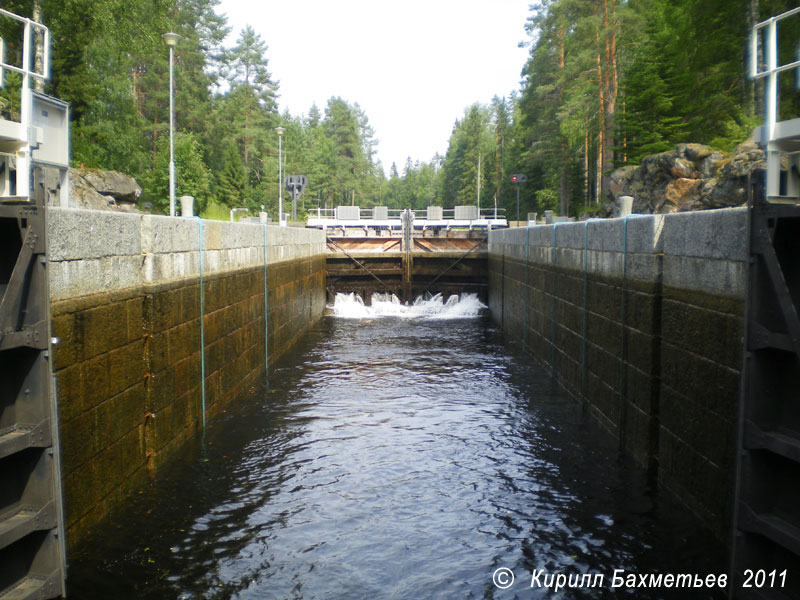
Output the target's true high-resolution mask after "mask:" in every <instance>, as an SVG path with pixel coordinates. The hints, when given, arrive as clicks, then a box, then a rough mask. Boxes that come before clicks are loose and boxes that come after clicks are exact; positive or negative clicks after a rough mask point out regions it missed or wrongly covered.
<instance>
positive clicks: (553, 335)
mask: <svg viewBox="0 0 800 600" xmlns="http://www.w3.org/2000/svg"><path fill="white" fill-rule="evenodd" d="M557 227H558V223H553V253H552V256H551V263H552V271H553V276H552V284H553V285H552V289H551V290H550V292H551V294H552V298H553V302H552V305H553V306H552V312H551V315H550V324H551V333H550V346H551V350H552V351H551V359H550V374H551V375H552V376H553V377H556V287H557V273H556V265H557V264H558V256H557V250H556V248H557V247H558V246H557V245H558V238H557V237H556V229H557Z"/></svg>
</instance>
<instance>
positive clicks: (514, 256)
mask: <svg viewBox="0 0 800 600" xmlns="http://www.w3.org/2000/svg"><path fill="white" fill-rule="evenodd" d="M747 252H748V250H747V213H746V210H745V209H724V210H712V211H704V212H687V213H678V214H672V215H632V216H630V217H629V218H627V219H608V220H593V221H588V222H579V223H560V224H556V225H547V226H533V227H529V228H520V229H506V230H496V231H492V232H491V234H490V237H489V307H490V311H491V314H492V317H493V319H494V320H495V321H497V322H498V323H499V324H501V325H502V327H503V329H504V330H506V331H507V332H509V333H510V334H512V335H514V336H515V337H517V338H518V339H519V341H520V342H521V343H522V344H523V345H524V347H525V351H526V352H527V353H529V354H530V355H532V356H533V357H534V358H535V359H536V360H537V361H538V362H540V363H541V364H542V365H544V366H545V367H547V368H548V369H550V370H551V372H553V373H554V376H555V378H556V379H557V381H558V382H559V384H560V385H561V386H562V387H563V388H564V389H565V390H566V391H567V392H569V393H570V394H571V395H572V396H574V397H575V398H577V399H579V400H580V401H582V402H584V403H585V406H586V407H587V409H588V411H589V412H590V413H591V414H592V415H593V416H594V417H595V418H596V419H597V420H598V421H599V422H600V423H601V424H602V426H603V427H604V428H605V429H607V430H608V431H609V432H610V433H611V434H612V435H613V436H615V437H616V438H617V439H618V440H619V441H620V446H621V447H622V448H623V449H624V450H625V451H627V452H628V453H630V454H631V455H633V456H634V457H635V458H636V460H637V461H638V462H639V463H641V464H642V465H643V466H645V467H647V468H648V469H650V470H651V473H653V474H657V477H658V481H659V482H660V483H661V485H663V486H666V487H667V488H669V489H670V490H672V491H673V492H674V493H675V494H676V495H677V496H678V497H679V498H680V499H681V500H682V501H683V502H684V503H685V504H686V505H687V506H688V507H689V508H690V509H691V510H692V511H694V512H695V513H696V514H698V515H699V516H700V517H701V518H703V519H704V520H705V521H706V522H707V523H708V524H709V526H710V527H711V528H712V530H713V531H714V532H715V533H716V534H717V535H718V536H719V537H720V538H724V537H726V536H727V535H728V531H729V526H730V515H731V508H732V495H733V494H732V492H733V472H734V460H735V458H734V446H735V442H736V419H737V406H738V398H739V375H740V370H741V363H742V336H743V331H744V328H743V327H744V326H743V313H744V297H745V287H746V286H745V278H746V261H747Z"/></svg>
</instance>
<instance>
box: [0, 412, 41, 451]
mask: <svg viewBox="0 0 800 600" xmlns="http://www.w3.org/2000/svg"><path fill="white" fill-rule="evenodd" d="M50 444H51V439H50V422H49V421H47V420H45V421H42V422H41V423H39V424H38V425H36V426H31V425H18V426H17V427H14V428H11V429H9V430H6V431H0V458H4V457H6V456H10V455H11V454H14V453H15V452H19V451H20V450H25V448H46V447H47V446H49V445H50Z"/></svg>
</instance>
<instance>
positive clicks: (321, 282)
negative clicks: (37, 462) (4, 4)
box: [48, 208, 325, 547]
mask: <svg viewBox="0 0 800 600" xmlns="http://www.w3.org/2000/svg"><path fill="white" fill-rule="evenodd" d="M48 219H49V223H48V236H49V240H48V245H49V247H48V254H49V257H48V258H49V263H48V264H49V270H50V294H51V313H52V325H53V335H54V336H57V337H59V338H60V343H58V345H57V346H56V347H55V357H54V369H55V374H56V379H57V390H58V403H59V418H60V434H61V449H62V476H63V481H64V495H65V505H66V525H67V540H68V543H69V545H70V546H71V547H74V545H75V544H76V543H77V542H78V541H79V540H80V539H81V538H82V536H83V535H84V534H85V533H87V532H88V531H89V530H90V529H91V528H92V527H93V526H94V525H95V524H96V523H97V522H98V521H99V520H100V519H102V518H103V517H104V516H105V515H106V514H107V513H108V512H109V511H110V510H112V509H113V508H115V507H116V506H118V505H119V504H120V503H121V502H122V501H123V500H124V499H125V498H126V497H127V496H128V495H129V494H131V493H132V492H133V491H135V490H136V489H137V488H139V487H140V486H141V485H142V482H143V479H144V477H145V476H146V475H147V474H148V473H153V472H154V471H155V470H157V469H158V467H159V466H160V465H162V464H163V463H164V462H165V461H166V460H168V459H169V457H170V456H171V455H172V453H173V452H174V451H175V450H177V449H178V448H179V447H180V446H181V445H182V443H183V442H185V441H186V440H188V439H189V438H191V437H192V436H194V435H196V434H197V433H198V431H199V430H200V429H201V427H202V420H203V419H202V417H203V414H202V403H203V398H202V393H201V380H202V377H201V372H202V367H203V364H202V362H201V358H202V357H203V356H204V359H205V388H206V389H205V393H206V397H205V415H206V419H210V418H213V416H214V415H215V414H216V413H218V412H219V411H220V410H221V409H222V408H223V407H224V406H225V405H226V404H227V403H229V402H231V401H232V400H234V399H235V398H236V397H237V396H239V395H240V394H242V393H243V392H245V391H246V390H248V389H249V388H250V387H251V386H253V385H254V384H255V383H257V382H259V381H263V380H264V373H265V360H266V357H265V350H264V337H265V325H264V311H265V304H264V253H265V228H264V226H263V225H259V224H239V223H226V222H218V221H203V222H202V238H201V233H200V229H201V223H200V221H199V220H198V219H180V218H169V217H161V216H152V215H133V214H121V213H110V212H105V211H91V210H82V209H66V208H51V209H50V210H49V212H48ZM201 239H202V273H201V268H200V266H201V265H200V258H201V256H200V248H201ZM324 252H325V238H324V235H323V234H322V232H319V231H312V230H305V229H296V228H287V227H272V226H269V227H267V229H266V256H267V265H268V268H267V283H268V292H267V314H268V319H267V328H266V329H267V332H268V333H267V337H268V348H269V361H270V362H272V361H274V360H275V359H276V357H278V356H279V355H280V354H282V353H283V352H285V351H286V350H287V349H288V347H289V346H291V344H292V343H293V342H294V341H295V340H296V339H297V338H298V337H299V336H300V335H301V334H302V333H303V331H304V330H305V329H306V328H307V327H308V326H309V325H310V324H312V323H313V322H314V321H316V320H317V319H319V318H320V317H321V316H322V312H323V310H324V308H325V256H324ZM201 275H202V290H203V329H204V331H203V334H204V353H203V354H201V330H200V314H201V306H200V284H201Z"/></svg>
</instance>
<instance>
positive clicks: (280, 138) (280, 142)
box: [275, 127, 286, 225]
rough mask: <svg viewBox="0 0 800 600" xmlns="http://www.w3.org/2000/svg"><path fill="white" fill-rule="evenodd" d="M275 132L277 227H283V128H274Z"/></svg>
mask: <svg viewBox="0 0 800 600" xmlns="http://www.w3.org/2000/svg"><path fill="white" fill-rule="evenodd" d="M275 131H277V132H278V225H283V224H284V223H283V172H282V169H283V164H282V155H283V132H284V131H286V129H284V128H283V127H276V128H275Z"/></svg>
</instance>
